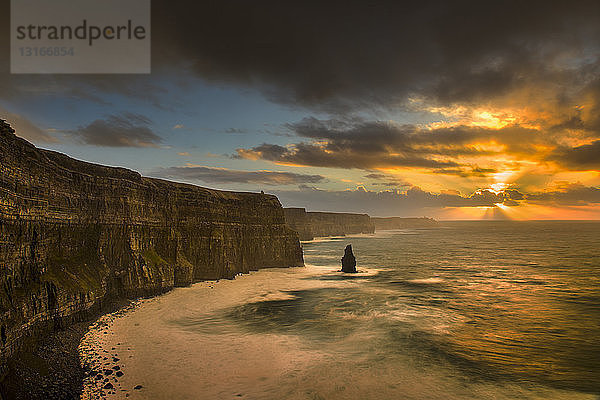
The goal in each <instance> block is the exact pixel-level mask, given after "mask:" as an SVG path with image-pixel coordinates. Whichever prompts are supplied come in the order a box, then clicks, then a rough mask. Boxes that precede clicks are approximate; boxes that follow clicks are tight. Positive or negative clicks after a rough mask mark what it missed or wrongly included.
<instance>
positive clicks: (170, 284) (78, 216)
mask: <svg viewBox="0 0 600 400" xmlns="http://www.w3.org/2000/svg"><path fill="white" fill-rule="evenodd" d="M301 265H303V256H302V249H301V247H300V243H299V241H298V234H297V233H296V232H294V231H293V230H291V229H290V228H289V227H288V226H287V225H286V223H285V219H284V214H283V208H282V207H281V204H280V203H279V200H278V199H277V197H275V196H271V195H266V194H262V193H237V192H225V191H218V190H212V189H207V188H202V187H198V186H193V185H185V184H179V183H174V182H169V181H164V180H160V179H153V178H145V177H142V176H141V175H140V174H139V173H137V172H135V171H131V170H127V169H124V168H113V167H107V166H102V165H98V164H91V163H86V162H83V161H78V160H74V159H72V158H70V157H68V156H66V155H64V154H60V153H57V152H53V151H48V150H43V149H38V148H36V147H35V146H34V145H32V144H31V143H29V142H27V141H26V140H24V139H21V138H19V137H18V136H17V135H16V134H15V131H14V130H13V129H12V128H11V127H10V125H9V124H8V123H6V122H5V121H2V120H0V387H1V388H0V392H1V393H3V398H10V397H9V396H12V393H17V394H18V393H22V392H23V391H27V390H30V389H31V391H30V392H28V393H29V395H28V396H26V397H24V398H35V396H37V393H38V392H37V391H36V390H38V389H39V391H40V393H44V394H43V397H42V398H69V397H68V395H69V394H71V395H72V394H73V393H76V384H75V383H74V382H76V381H78V379H75V380H73V381H71V380H70V379H71V378H66V376H71V377H79V376H80V373H81V371H79V372H77V367H76V363H75V362H74V359H73V358H72V356H71V355H67V353H69V354H70V353H72V351H71V349H72V347H73V345H72V342H73V341H76V339H77V338H78V337H80V329H79V328H78V326H79V324H80V323H81V322H82V321H89V320H90V319H93V318H94V316H97V315H99V313H102V312H106V311H107V310H110V308H111V307H112V305H113V304H119V303H121V302H124V301H127V300H130V299H136V298H139V297H149V296H154V295H158V294H162V293H165V292H167V291H170V290H172V289H173V288H174V287H181V286H189V285H190V284H192V283H194V282H199V281H202V280H210V279H220V278H233V277H235V276H236V275H238V274H241V273H248V272H249V271H252V270H257V269H260V268H268V267H291V266H301ZM82 329H83V328H82ZM63 353H65V355H64V356H63V355H62V354H63ZM114 375H115V376H116V373H115V374H114ZM31 385H34V386H36V387H38V389H35V390H34V389H33V387H32V386H31ZM65 396H67V397H65Z"/></svg>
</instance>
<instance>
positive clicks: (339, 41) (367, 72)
mask: <svg viewBox="0 0 600 400" xmlns="http://www.w3.org/2000/svg"><path fill="white" fill-rule="evenodd" d="M0 11H2V12H0V16H1V18H2V19H1V20H0V21H1V22H2V24H1V25H2V26H4V27H8V26H10V24H9V15H10V13H9V10H8V2H6V4H4V6H3V9H2V10H0ZM599 31H600V4H599V3H598V2H597V1H592V0H590V1H587V0H581V1H577V2H564V1H552V2H548V1H539V0H531V1H526V2H523V1H516V0H512V1H502V2H491V1H486V2H482V1H475V0H470V1H466V0H465V1H453V2H447V1H442V0H432V1H419V2H411V3H407V2H354V1H350V2H348V1H344V2H342V1H329V2H317V1H302V2H297V3H293V4H291V3H290V2H281V1H275V0H271V1H252V2H239V1H231V0H230V1H227V0H224V1H219V2H204V1H192V0H187V1H185V0H182V1H177V2H172V1H168V0H154V1H153V2H152V54H153V58H152V60H153V65H152V69H153V71H154V73H153V75H152V76H148V77H143V76H141V77H118V76H106V75H105V76H101V75H93V76H82V77H75V76H70V77H60V76H45V77H42V78H39V77H38V78H36V77H18V78H17V77H9V76H8V75H7V74H6V75H4V74H3V75H4V76H3V78H4V79H2V81H3V83H4V84H3V83H0V87H1V88H2V95H4V96H11V95H14V94H17V93H22V92H23V91H26V90H27V87H28V82H31V81H32V79H33V80H36V81H37V82H55V84H56V88H61V90H64V91H65V92H68V93H71V94H72V95H73V96H84V97H88V96H91V97H96V96H95V95H96V94H97V93H98V92H109V93H122V94H124V95H126V96H133V97H136V98H138V99H142V98H144V99H147V100H150V101H154V102H157V104H158V103H160V97H161V96H160V95H161V94H162V93H164V89H163V88H161V87H160V86H157V85H156V84H155V83H156V76H158V75H163V76H170V77H171V78H170V79H172V80H174V81H178V80H179V78H180V77H181V76H182V74H186V73H188V75H189V74H193V75H195V76H197V77H199V78H201V79H204V80H207V81H211V82H218V83H231V84H234V85H244V86H252V87H257V88H259V89H260V90H262V91H263V92H264V93H265V95H267V96H268V97H269V98H271V99H273V100H275V101H278V102H282V103H286V104H292V105H294V106H298V105H301V106H308V107H312V108H316V109H319V110H330V111H332V110H333V111H336V110H337V111H342V110H348V109H353V110H359V109H364V108H380V107H385V108H390V107H392V108H395V107H397V106H399V105H404V106H407V99H408V98H409V97H413V98H414V97H416V98H426V99H429V100H430V101H432V102H434V103H441V104H449V103H454V102H482V101H487V100H489V99H493V98H496V97H498V96H503V95H507V94H510V93H511V92H512V91H514V90H517V89H520V88H524V87H529V86H534V87H537V86H542V87H544V88H550V89H551V92H552V93H551V94H550V95H551V96H553V97H555V98H560V99H562V100H561V101H566V102H567V103H568V99H569V97H570V96H571V95H572V92H571V91H572V90H575V89H578V88H579V87H581V86H582V85H583V86H586V85H587V83H588V82H589V81H590V79H593V78H594V77H596V78H597V77H598V75H597V70H594V69H593V68H592V67H591V66H590V64H591V65H594V64H596V65H597V59H594V58H593V57H592V59H590V57H589V54H594V53H593V51H595V49H596V48H597V45H598V41H599V38H600V35H599ZM0 45H1V46H0V47H1V49H2V50H4V54H8V45H9V35H8V34H6V35H2V40H1V41H0ZM2 62H3V67H2V70H3V71H8V58H4V59H3V61H2ZM6 78H9V79H6ZM46 86H47V85H46ZM96 98H98V97H96Z"/></svg>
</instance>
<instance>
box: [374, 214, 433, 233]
mask: <svg viewBox="0 0 600 400" xmlns="http://www.w3.org/2000/svg"><path fill="white" fill-rule="evenodd" d="M371 221H373V224H375V229H377V230H378V231H385V230H391V229H406V228H428V227H433V226H438V225H439V222H438V221H436V220H435V219H433V218H426V217H422V218H401V217H389V218H379V217H371Z"/></svg>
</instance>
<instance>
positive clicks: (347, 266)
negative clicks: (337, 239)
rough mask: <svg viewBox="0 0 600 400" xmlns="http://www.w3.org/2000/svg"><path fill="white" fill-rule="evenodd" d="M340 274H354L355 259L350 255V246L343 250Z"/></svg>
mask: <svg viewBox="0 0 600 400" xmlns="http://www.w3.org/2000/svg"><path fill="white" fill-rule="evenodd" d="M342 272H349V273H355V272H356V258H355V257H354V254H352V245H351V244H349V245H348V246H346V249H345V250H344V257H342Z"/></svg>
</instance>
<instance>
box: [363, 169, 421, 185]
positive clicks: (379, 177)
mask: <svg viewBox="0 0 600 400" xmlns="http://www.w3.org/2000/svg"><path fill="white" fill-rule="evenodd" d="M365 178H367V179H371V180H373V181H375V182H374V183H372V184H373V185H374V186H387V187H390V188H400V187H406V186H409V187H410V186H412V185H411V184H410V183H408V182H406V181H405V180H403V179H401V178H398V177H397V176H393V175H388V174H381V173H376V172H373V173H370V174H367V175H365Z"/></svg>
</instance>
